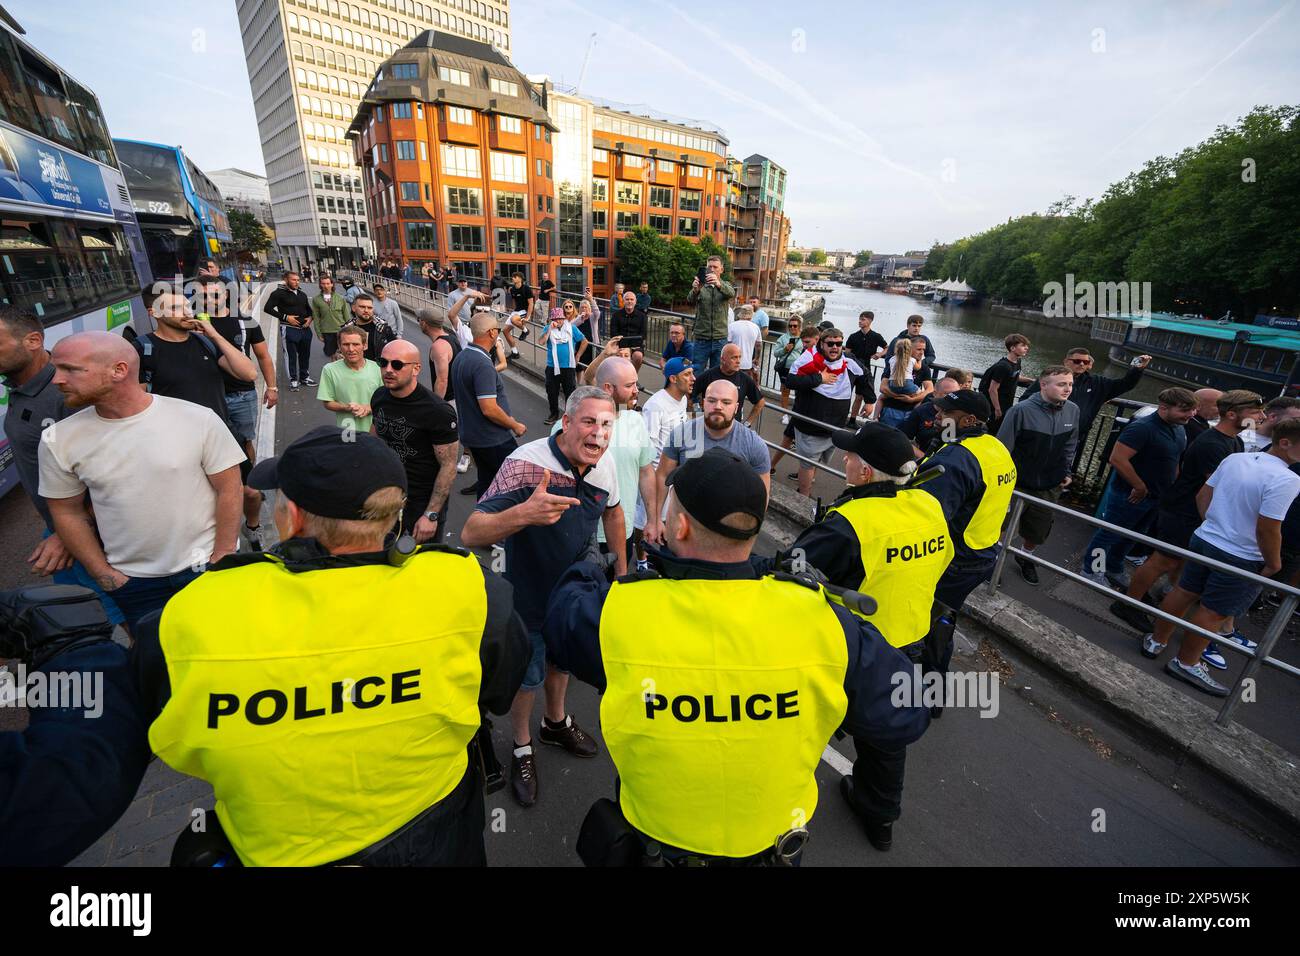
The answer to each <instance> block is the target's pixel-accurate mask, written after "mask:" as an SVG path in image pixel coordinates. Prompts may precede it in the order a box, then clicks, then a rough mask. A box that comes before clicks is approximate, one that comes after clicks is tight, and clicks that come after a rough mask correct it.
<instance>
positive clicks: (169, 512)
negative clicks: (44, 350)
mask: <svg viewBox="0 0 1300 956" xmlns="http://www.w3.org/2000/svg"><path fill="white" fill-rule="evenodd" d="M52 358H53V362H54V378H53V383H54V385H55V386H57V387H58V389H59V391H60V392H62V393H63V398H64V401H65V402H66V403H67V405H68V408H69V409H81V411H79V412H78V413H77V414H75V415H71V416H69V417H68V418H66V419H64V420H63V421H61V422H59V423H58V425H57V426H56V427H57V428H58V440H57V441H45V442H42V443H41V448H40V474H41V480H40V494H41V496H42V497H43V498H45V499H46V500H47V501H48V502H49V506H50V514H51V515H52V517H53V519H54V530H55V532H56V533H57V534H58V536H59V538H60V539H61V540H62V541H63V544H64V546H65V547H66V548H67V549H68V551H69V552H70V553H71V554H72V556H73V557H74V558H75V559H76V560H78V561H80V562H81V563H82V564H83V565H84V566H85V568H86V570H87V572H89V574H90V576H91V577H92V578H93V579H94V580H95V581H96V582H97V583H98V584H99V586H100V587H101V588H102V589H103V590H104V591H105V592H107V593H108V594H109V595H110V596H111V597H112V598H113V601H114V603H115V604H117V606H118V607H119V608H120V609H121V610H122V614H123V615H124V617H125V618H126V625H127V627H128V628H133V627H134V626H135V624H136V622H137V621H139V619H140V618H141V617H142V616H144V615H145V614H147V613H148V612H149V611H154V610H158V609H160V608H161V607H162V606H163V605H164V604H166V603H167V600H168V598H170V597H171V596H172V595H173V594H175V593H176V592H177V591H179V590H180V589H181V588H183V587H184V586H185V585H186V584H188V583H189V582H190V581H192V580H193V579H194V578H196V577H198V575H199V573H200V572H202V571H203V569H204V568H205V567H206V565H207V564H208V563H211V562H216V561H219V560H220V559H221V558H222V557H224V556H225V555H227V554H230V553H231V552H232V551H234V550H235V547H236V544H237V537H238V534H239V520H240V512H241V510H242V505H243V497H242V495H241V493H240V484H239V464H240V462H242V461H244V460H245V456H244V452H243V450H242V449H241V448H240V447H239V443H238V442H237V441H235V439H234V437H233V436H232V435H231V434H230V429H229V428H227V427H226V424H225V422H223V421H222V420H221V419H220V418H218V417H217V416H216V414H215V413H213V411H212V410H211V409H209V408H205V407H203V406H202V405H197V404H195V403H194V402H187V401H184V400H183V399H178V398H168V397H166V396H163V395H150V394H149V393H148V392H146V391H145V390H144V386H143V385H142V384H141V383H140V357H139V355H138V354H137V353H136V350H135V349H134V348H132V346H131V345H130V343H128V342H127V341H125V340H124V339H122V338H121V337H120V336H117V335H113V334H112V333H110V332H81V333H78V334H76V335H72V336H69V337H68V338H66V339H64V340H62V341H61V342H59V343H58V344H57V345H56V346H55V347H54V353H53V356H52ZM241 358H242V356H241ZM124 474H125V475H130V476H131V477H130V481H129V483H128V484H126V485H124V484H123V482H122V476H123V475H124ZM87 494H89V495H90V498H91V500H92V501H94V503H95V520H94V524H92V523H91V522H90V520H89V519H88V515H87V512H86V495H87ZM96 527H97V528H98V531H99V534H98V536H97V535H96V533H95V531H96ZM101 538H102V541H103V543H102V544H101V543H100V540H101Z"/></svg>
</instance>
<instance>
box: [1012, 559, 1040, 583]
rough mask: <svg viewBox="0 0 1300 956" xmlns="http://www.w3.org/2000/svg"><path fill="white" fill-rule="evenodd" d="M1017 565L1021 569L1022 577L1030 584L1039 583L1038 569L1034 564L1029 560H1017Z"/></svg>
mask: <svg viewBox="0 0 1300 956" xmlns="http://www.w3.org/2000/svg"><path fill="white" fill-rule="evenodd" d="M1016 565H1017V566H1018V567H1019V568H1020V576H1021V577H1022V578H1024V579H1025V582H1026V583H1028V584H1037V583H1038V569H1037V568H1036V567H1034V562H1032V561H1030V560H1029V559H1028V558H1016Z"/></svg>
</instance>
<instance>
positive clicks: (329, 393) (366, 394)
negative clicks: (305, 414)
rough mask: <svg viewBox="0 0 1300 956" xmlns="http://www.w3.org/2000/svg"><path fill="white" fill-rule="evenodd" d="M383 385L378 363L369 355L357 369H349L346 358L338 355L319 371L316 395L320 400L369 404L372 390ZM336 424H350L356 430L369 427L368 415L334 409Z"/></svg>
mask: <svg viewBox="0 0 1300 956" xmlns="http://www.w3.org/2000/svg"><path fill="white" fill-rule="evenodd" d="M383 387H384V379H383V376H382V375H381V374H380V372H379V366H378V365H376V364H375V363H374V362H372V361H370V359H366V364H365V365H363V366H362V367H361V368H360V369H358V370H356V371H353V370H352V369H350V368H348V365H347V363H346V362H344V361H343V360H342V359H339V360H338V361H337V362H330V363H329V364H328V365H326V366H325V371H323V372H321V376H320V385H319V387H317V389H316V397H317V398H318V399H320V400H321V401H322V402H341V403H342V404H344V405H352V404H357V405H369V404H370V399H371V397H372V396H373V395H374V394H375V392H376V391H378V390H379V389H381V388H383ZM334 417H335V418H336V419H337V420H338V425H339V428H347V427H348V426H349V425H351V426H352V427H353V428H355V429H356V430H357V431H359V432H368V431H370V416H369V415H367V416H366V417H365V418H357V419H354V418H353V416H352V413H351V412H335V413H334Z"/></svg>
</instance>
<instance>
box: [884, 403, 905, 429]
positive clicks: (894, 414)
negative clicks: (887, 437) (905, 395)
mask: <svg viewBox="0 0 1300 956" xmlns="http://www.w3.org/2000/svg"><path fill="white" fill-rule="evenodd" d="M909 414H911V413H910V412H908V411H906V410H905V409H902V408H890V407H889V406H885V407H884V408H882V409H881V410H880V424H882V425H888V426H889V427H890V428H901V427H902V426H903V422H904V421H905V420H906V419H907V416H908V415H909Z"/></svg>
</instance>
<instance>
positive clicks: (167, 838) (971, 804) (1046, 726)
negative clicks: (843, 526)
mask: <svg viewBox="0 0 1300 956" xmlns="http://www.w3.org/2000/svg"><path fill="white" fill-rule="evenodd" d="M407 337H408V338H410V339H411V340H412V341H415V342H416V343H417V344H419V345H420V346H421V348H422V350H424V349H426V347H427V342H425V341H424V339H423V337H422V336H421V335H420V334H419V332H418V328H416V327H415V326H414V323H413V322H411V321H410V318H409V316H408V322H407ZM526 353H527V349H525V358H527V354H526ZM319 359H320V353H319V349H317V351H316V352H315V354H314V355H313V361H314V362H319ZM317 368H319V365H317ZM646 371H647V372H649V370H646ZM314 377H319V375H316V376H314ZM506 378H507V389H508V392H509V396H510V402H511V408H512V410H513V412H514V414H515V417H517V418H519V419H520V420H522V421H523V422H525V423H526V424H527V425H528V429H529V430H528V433H527V434H526V435H525V436H524V438H525V440H529V439H532V438H535V437H539V436H541V435H543V434H545V430H544V427H543V425H542V419H543V418H544V417H545V416H546V413H547V409H546V403H545V399H544V396H543V393H542V390H541V386H540V383H539V382H537V381H536V380H535V379H534V378H533V377H532V376H531V375H527V374H521V373H519V372H516V371H514V370H512V371H511V372H508V373H507V375H506ZM422 380H423V381H424V382H425V383H426V384H428V372H427V370H426V371H424V372H423V373H422ZM642 381H643V384H646V385H652V384H653V386H654V387H658V383H657V382H656V381H655V379H654V378H652V377H651V376H650V375H648V374H643V376H642ZM280 386H281V389H282V398H281V402H280V406H279V408H278V409H277V415H276V421H275V438H276V447H277V448H282V447H283V446H284V444H286V443H287V442H288V441H291V440H292V439H293V438H294V437H296V436H297V435H299V434H301V433H302V432H304V431H306V430H308V429H309V428H311V427H314V426H316V425H318V424H324V423H328V422H331V421H332V420H333V415H332V413H328V412H325V411H324V409H323V408H322V407H321V405H320V404H319V402H317V401H316V400H315V397H314V394H313V392H314V390H308V389H303V390H301V391H299V392H297V393H293V392H289V391H288V390H287V388H286V386H287V382H281V383H280ZM771 417H772V418H774V417H775V416H771ZM767 418H768V416H765V425H764V427H763V428H762V430H763V433H764V434H765V435H766V434H768V427H767V426H768V424H769V423H768V422H766V419H767ZM778 429H779V425H777V424H771V430H772V431H777V430H778ZM784 473H785V469H778V478H777V481H778V482H780V483H785V484H792V483H790V482H787V481H786V479H785V478H784V477H782V476H783V475H784ZM473 477H474V476H473V472H472V471H471V472H470V473H469V474H468V475H462V476H458V477H457V481H456V488H457V489H459V488H460V487H462V486H464V485H466V484H468V483H470V482H471V481H472V479H473ZM819 481H821V482H822V485H821V486H819V487H823V486H824V490H825V495H826V500H829V499H830V497H833V496H834V494H835V493H836V491H837V490H838V482H837V481H836V480H834V479H825V480H821V479H819ZM469 501H470V499H469V497H468V496H462V495H459V494H456V493H455V491H453V495H452V506H451V526H452V528H453V529H459V527H460V526H461V525H463V523H464V520H465V517H466V516H467V514H468V510H469ZM263 526H264V527H266V528H268V529H269V528H270V527H271V523H270V520H269V514H267V515H265V518H264V522H263ZM0 527H4V528H5V529H6V530H5V534H4V536H3V539H2V540H0V587H12V586H15V585H16V584H18V583H21V582H22V581H23V580H29V579H30V578H29V576H28V575H27V573H26V570H25V567H24V566H23V562H22V559H23V558H25V556H26V552H28V551H30V549H31V547H32V546H34V544H35V542H36V540H38V537H39V531H40V526H39V522H38V520H37V519H36V514H35V511H34V509H32V507H31V505H30V503H29V502H27V501H26V499H25V498H24V496H23V495H22V493H21V492H16V493H14V494H10V495H8V496H7V497H6V498H4V499H3V500H0ZM792 530H793V529H792V528H791V527H790V526H789V525H783V524H782V523H781V522H779V521H778V522H773V526H772V527H771V529H770V531H769V530H765V532H764V534H763V535H761V536H760V539H759V541H758V544H757V546H756V551H758V552H760V553H771V552H773V551H774V550H776V549H777V548H778V547H779V546H782V545H784V544H785V543H787V542H788V540H789V535H790V534H791V533H792ZM455 542H456V538H455V536H454V534H453V536H452V537H451V540H450V543H453V544H454V543H455ZM1056 544H1057V542H1056V541H1055V539H1054V540H1053V545H1056ZM1074 553H1080V552H1079V551H1075V552H1074ZM1013 576H1015V572H1014V569H1012V570H1011V571H1009V574H1008V577H1009V578H1010V577H1013ZM1045 578H1046V576H1045ZM1020 585H1024V582H1022V581H1010V580H1009V581H1008V582H1007V592H1008V593H1009V594H1011V595H1012V596H1015V597H1017V598H1020V593H1019V586H1020ZM1050 587H1051V585H1048V587H1047V588H1040V589H1039V590H1037V591H1032V589H1029V590H1031V593H1029V594H1027V595H1026V598H1023V599H1027V603H1030V604H1031V606H1037V605H1036V604H1035V603H1034V602H1038V603H1041V604H1044V605H1046V606H1047V607H1049V608H1052V609H1053V614H1054V616H1056V614H1057V611H1058V610H1063V611H1064V612H1065V613H1066V614H1067V615H1076V616H1077V619H1078V620H1086V621H1090V622H1091V624H1089V625H1088V626H1087V627H1086V628H1084V630H1085V631H1086V632H1087V636H1088V637H1089V639H1091V640H1096V641H1098V643H1099V644H1104V643H1106V642H1112V643H1113V644H1114V645H1115V647H1116V651H1115V653H1116V654H1120V653H1127V651H1125V650H1124V649H1125V648H1127V647H1128V646H1129V645H1128V644H1126V643H1125V641H1126V637H1125V636H1124V635H1123V634H1122V633H1120V632H1121V631H1122V629H1123V627H1124V626H1123V625H1122V624H1119V623H1118V622H1115V624H1114V625H1111V624H1109V623H1108V622H1105V621H1103V620H1101V619H1100V616H1098V615H1090V614H1088V613H1087V612H1086V611H1085V610H1080V609H1077V608H1074V606H1073V605H1072V604H1068V603H1064V601H1063V600H1062V599H1060V598H1058V597H1057V596H1056V595H1055V594H1049V593H1048V591H1049V589H1050ZM1024 588H1025V589H1028V586H1027V585H1024ZM1070 620H1071V621H1073V620H1076V618H1073V617H1072V618H1070ZM1066 624H1067V626H1073V624H1071V623H1069V622H1066ZM1108 629H1109V630H1108ZM1110 631H1116V632H1117V633H1115V634H1113V635H1112V634H1111V633H1110ZM1130 656H1131V657H1132V658H1135V659H1136V661H1137V662H1138V663H1137V665H1136V666H1142V665H1144V664H1146V663H1147V662H1145V661H1143V660H1142V659H1141V658H1139V657H1138V656H1137V655H1136V653H1133V654H1132V655H1130ZM953 666H954V669H957V670H964V671H972V672H976V673H977V674H988V675H996V679H997V682H996V697H995V698H994V700H995V701H996V715H995V716H981V711H980V710H979V709H977V708H973V707H967V708H949V709H948V710H947V711H946V712H945V713H944V716H943V718H942V719H941V720H939V721H936V722H934V723H933V724H932V726H931V728H930V730H929V731H928V732H927V734H926V735H925V737H923V738H922V739H921V740H920V741H919V742H918V743H917V744H915V745H914V746H913V747H911V748H909V758H910V759H909V761H908V764H909V767H908V775H907V789H906V793H905V795H904V801H903V816H902V819H901V820H900V821H899V822H898V823H897V824H896V825H895V841H894V849H893V851H892V852H891V853H888V854H881V853H878V852H877V851H875V850H874V849H872V848H871V846H870V845H869V844H868V843H867V842H866V839H865V837H864V836H863V834H862V832H861V829H860V826H859V824H858V821H857V820H856V818H855V817H854V816H853V814H852V813H851V811H849V809H848V808H847V807H846V806H845V804H844V802H843V800H842V798H841V797H840V796H839V793H838V781H839V777H840V776H841V775H842V774H843V773H845V772H848V771H849V769H850V767H851V764H852V760H853V757H854V753H853V745H852V741H851V740H843V741H835V742H832V744H831V746H830V747H828V748H827V752H826V755H825V757H824V758H823V761H822V763H821V765H820V767H819V769H818V772H817V780H818V784H819V794H820V796H819V804H818V807H817V810H816V814H815V818H814V819H813V820H812V823H811V827H810V828H811V830H812V834H813V837H812V841H811V843H810V845H809V847H808V850H807V853H806V856H805V865H810V866H878V865H885V864H904V865H986V866H987V865H994V866H997V865H1006V866H1016V865H1039V866H1043V865H1070V866H1080V865H1084V866H1102V865H1106V866H1216V865H1228V866H1274V865H1276V866H1285V865H1295V864H1296V863H1297V862H1300V833H1298V832H1297V831H1296V830H1295V829H1294V828H1291V827H1288V826H1287V825H1286V824H1285V823H1282V822H1278V821H1277V820H1276V818H1275V817H1274V816H1272V815H1270V814H1268V813H1265V812H1263V811H1261V810H1260V809H1257V808H1256V807H1255V806H1254V805H1253V804H1252V803H1251V802H1249V801H1244V800H1243V799H1242V798H1241V796H1240V794H1239V792H1238V791H1237V790H1236V789H1235V788H1233V787H1232V786H1230V785H1228V784H1226V783H1225V782H1224V781H1223V780H1222V778H1221V777H1220V776H1219V775H1217V774H1214V773H1211V772H1209V771H1208V770H1206V769H1205V768H1203V767H1202V766H1201V765H1199V764H1197V763H1196V762H1194V761H1187V760H1186V759H1184V755H1182V754H1180V753H1178V752H1176V751H1172V750H1171V749H1170V748H1169V747H1167V746H1164V745H1162V744H1161V742H1160V741H1158V740H1153V739H1152V738H1151V737H1150V736H1149V735H1144V734H1139V733H1135V732H1134V729H1133V727H1132V726H1131V724H1130V723H1129V722H1127V721H1125V720H1123V719H1122V718H1119V717H1117V716H1116V715H1114V714H1113V713H1109V712H1106V711H1103V710H1101V709H1099V708H1098V707H1097V705H1096V702H1095V701H1094V700H1093V699H1091V698H1090V697H1089V696H1088V694H1087V693H1086V692H1084V691H1081V690H1080V688H1079V687H1078V686H1077V685H1076V684H1075V683H1073V682H1072V681H1070V680H1067V679H1064V678H1062V677H1061V676H1059V675H1058V674H1057V673H1056V672H1055V671H1054V670H1053V669H1051V668H1049V667H1045V666H1043V665H1042V664H1040V663H1039V662H1038V661H1037V660H1035V659H1034V658H1033V657H1031V656H1029V655H1028V654H1025V653H1022V652H1021V651H1020V649H1018V648H1016V647H1015V646H1012V645H1008V644H1007V643H1005V642H1003V641H999V640H996V639H991V638H989V637H981V636H978V635H975V634H972V635H969V636H966V635H959V638H958V646H957V653H956V656H955V658H954V665H953ZM1272 676H1273V677H1274V678H1276V677H1281V676H1283V675H1272ZM1266 681H1267V683H1266ZM1260 686H1261V701H1266V700H1268V699H1269V698H1268V696H1267V694H1268V693H1272V692H1273V691H1268V690H1267V688H1270V687H1272V686H1273V684H1272V681H1271V679H1270V676H1269V674H1268V673H1267V672H1266V673H1265V674H1263V675H1261V684H1260ZM1282 692H1284V691H1283V689H1282V688H1281V687H1279V688H1278V690H1277V693H1282ZM1271 706H1272V705H1271V704H1270V705H1269V708H1271ZM598 707H599V698H598V697H597V695H596V694H595V692H594V691H593V690H592V689H591V688H589V687H586V686H583V685H578V684H576V683H575V684H573V685H572V686H571V687H570V690H569V694H568V709H569V711H570V712H571V713H572V714H573V716H574V719H575V720H576V721H577V722H578V723H579V724H581V725H582V726H583V727H584V728H585V729H586V730H588V731H589V732H590V733H592V735H593V736H594V737H595V738H596V739H597V740H598V741H600V742H601V752H600V753H599V754H598V755H597V756H596V757H595V758H593V759H588V760H582V759H579V758H575V757H571V756H569V755H568V754H566V753H564V752H563V751H561V750H558V749H555V748H548V747H539V753H538V755H537V766H538V774H539V781H540V799H539V802H538V803H537V805H536V806H534V807H531V808H528V809H522V808H519V807H518V806H517V805H516V804H514V802H513V801H512V799H511V798H510V796H509V792H508V788H507V790H505V791H502V792H499V793H497V794H493V795H491V796H489V797H488V798H487V805H488V827H487V833H486V841H487V850H488V858H489V862H490V863H491V864H492V865H498V866H528V865H548V866H562V865H578V863H579V861H578V859H577V856H576V854H575V852H574V849H573V843H574V840H575V839H576V836H577V833H578V829H579V827H580V825H581V821H582V818H583V815H584V814H585V813H586V810H587V808H588V807H589V806H590V804H591V803H592V801H594V800H595V799H597V798H599V797H602V796H611V795H612V792H613V783H614V768H613V766H612V764H611V763H610V761H609V759H608V756H607V755H606V754H605V752H604V746H603V741H601V738H600V734H599V726H600V722H599V713H598ZM1267 709H1268V708H1266V707H1265V705H1264V704H1263V703H1261V705H1259V707H1257V708H1245V707H1243V708H1241V710H1242V711H1243V714H1242V722H1243V723H1244V724H1246V725H1247V726H1250V722H1251V721H1255V720H1258V721H1260V722H1261V723H1260V725H1259V728H1258V730H1259V733H1261V734H1265V735H1269V734H1276V735H1277V736H1279V737H1285V736H1286V735H1287V733H1288V729H1287V725H1288V722H1291V723H1293V718H1288V716H1287V715H1286V714H1285V713H1284V714H1282V715H1281V716H1280V717H1278V718H1277V720H1276V721H1274V719H1273V718H1272V717H1270V716H1269V715H1268V714H1267V713H1266V712H1265V711H1266V710H1267ZM1283 709H1285V708H1283ZM993 710H994V708H993V707H991V706H990V707H986V708H985V709H984V712H985V713H991V712H992V711H993ZM1294 713H1295V710H1294V707H1291V708H1290V714H1292V715H1293V714H1294ZM539 714H540V706H539ZM538 719H540V716H539V717H538ZM5 721H8V725H7V726H8V727H10V728H12V727H15V726H20V725H21V723H22V715H21V712H12V711H11V712H9V713H5V712H4V711H2V710H0V728H5V727H6V724H5ZM495 724H496V728H495V730H494V740H495V744H496V748H497V752H498V755H500V756H503V757H508V755H509V746H510V741H509V740H508V739H507V738H508V737H509V734H508V732H506V733H503V732H502V730H503V728H506V727H507V725H508V720H507V719H506V718H504V717H503V718H497V719H496V720H495ZM1294 731H1295V728H1294V727H1293V726H1292V727H1290V730H1289V732H1290V733H1294ZM211 806H212V795H211V791H210V789H209V788H208V787H207V786H206V784H203V783H201V782H200V781H197V780H194V779H192V778H188V777H185V776H183V775H181V774H178V773H176V772H175V771H172V770H171V769H170V768H168V767H166V766H165V765H163V764H162V763H161V762H159V761H156V760H155V761H154V762H153V763H152V764H151V765H150V768H149V771H148V773H147V774H146V776H145V779H144V781H143V783H142V785H141V787H140V791H139V793H138V794H137V797H136V799H135V801H134V802H133V803H132V804H131V806H130V807H129V808H128V810H127V811H126V813H125V814H124V815H123V816H122V818H121V819H120V820H119V821H118V822H117V824H116V825H115V826H114V827H113V828H112V829H111V830H110V831H109V832H108V833H106V834H105V835H104V837H103V838H101V839H100V840H99V841H98V842H97V843H96V844H95V845H94V846H92V847H91V848H90V849H89V850H87V851H86V852H85V853H84V854H82V855H81V857H79V858H78V859H77V860H76V861H74V865H79V866H106V865H107V866H139V865H144V866H159V865H166V862H167V859H168V857H169V854H170V849H171V845H172V843H173V841H174V839H175V835H176V834H177V833H178V832H179V831H180V830H181V828H182V827H183V826H185V825H186V824H187V823H188V822H189V820H191V819H192V816H193V814H194V813H195V811H196V810H200V809H206V808H210V807H211Z"/></svg>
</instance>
